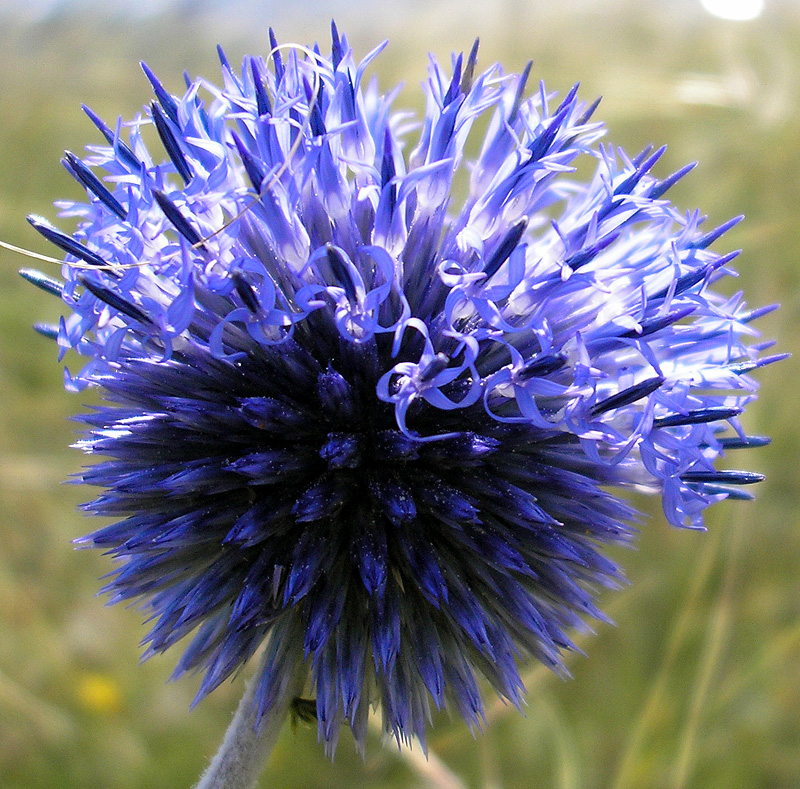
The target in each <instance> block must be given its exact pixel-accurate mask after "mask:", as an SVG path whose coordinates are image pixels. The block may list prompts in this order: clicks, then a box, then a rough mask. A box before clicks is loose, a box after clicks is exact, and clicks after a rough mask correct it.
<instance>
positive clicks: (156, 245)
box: [24, 26, 778, 751]
mask: <svg viewBox="0 0 800 789" xmlns="http://www.w3.org/2000/svg"><path fill="white" fill-rule="evenodd" d="M272 46H273V48H272V52H271V56H270V61H271V62H270V63H268V62H267V61H265V60H264V59H262V58H260V57H248V58H246V59H245V61H244V66H243V68H242V70H241V72H238V71H235V70H234V69H233V68H232V67H231V65H230V64H229V62H228V60H227V59H226V58H225V56H224V54H223V53H222V52H221V51H220V58H221V61H222V73H223V83H222V86H221V87H218V86H215V85H212V84H210V83H208V82H206V81H205V80H202V79H198V80H195V81H190V80H188V79H187V83H186V90H185V92H184V93H183V94H182V95H181V96H174V95H172V94H171V93H170V92H169V91H168V90H167V89H166V88H165V87H164V86H163V85H162V83H161V82H159V81H158V79H157V78H156V76H155V75H154V74H153V73H152V72H151V71H150V70H149V69H147V68H146V67H145V73H146V74H147V77H148V78H149V80H150V82H151V83H152V86H153V88H154V91H155V100H154V101H153V102H152V104H151V105H150V106H148V107H146V108H145V112H144V115H142V116H138V117H136V118H135V119H134V120H133V121H132V122H130V123H127V124H121V123H118V124H117V125H116V127H115V128H111V127H109V126H107V125H106V124H105V123H104V122H103V121H102V120H101V119H100V118H98V117H97V116H96V115H95V114H94V113H92V112H91V111H90V110H88V109H87V110H86V112H87V114H88V116H89V118H90V119H91V120H92V122H93V123H94V125H95V126H96V127H97V129H98V130H99V133H100V136H102V137H103V138H105V142H104V144H102V145H99V146H92V147H90V148H89V155H88V156H87V157H86V158H85V160H82V159H80V158H79V157H77V156H75V155H73V154H70V153H68V154H66V158H65V160H64V164H65V166H66V168H67V170H68V171H69V172H70V173H71V174H72V175H73V176H74V177H75V178H76V179H77V180H78V181H79V183H80V184H81V185H82V186H83V187H85V189H86V191H87V193H88V202H79V203H62V204H60V206H61V207H62V209H63V213H64V214H65V215H68V216H74V217H77V218H78V225H77V230H76V231H75V232H74V233H73V234H72V235H68V234H65V233H63V232H62V231H60V230H58V229H56V228H55V227H53V226H52V225H50V224H48V223H47V222H46V221H45V220H43V219H39V218H35V217H32V218H31V220H30V221H31V223H32V224H33V226H34V227H35V228H36V229H37V230H38V231H39V232H40V233H42V234H43V235H44V236H45V237H46V238H47V239H49V240H50V241H52V242H53V243H54V244H55V245H56V246H58V247H60V248H61V250H63V252H65V253H66V258H65V265H64V269H63V276H64V281H63V282H62V281H58V280H55V279H51V278H49V277H46V276H45V275H41V274H38V273H36V272H31V271H26V272H24V275H25V276H26V277H27V278H28V279H30V280H32V281H33V282H34V283H35V284H38V285H40V286H41V287H43V288H45V289H46V290H49V291H51V292H53V293H56V294H58V295H59V296H60V297H61V298H62V299H63V301H64V303H65V304H66V305H67V306H68V307H69V315H68V316H67V317H66V318H64V319H62V322H61V324H60V326H59V327H58V328H57V329H56V328H55V327H54V328H52V329H49V328H47V327H40V328H41V330H42V331H43V332H44V333H46V334H50V335H51V336H53V337H55V338H56V339H57V342H58V345H59V347H60V349H61V351H62V354H63V353H65V352H66V351H68V350H70V349H72V350H75V351H77V352H78V353H79V354H82V355H83V356H84V357H86V359H87V363H86V364H85V366H84V367H83V369H82V370H80V371H79V372H77V373H76V374H75V375H71V374H70V373H67V374H66V375H67V378H66V382H67V386H68V387H70V388H75V389H79V388H81V387H84V386H87V385H89V386H94V387H98V388H99V389H100V390H101V391H102V392H103V394H104V397H105V404H103V405H102V406H100V407H98V408H97V409H96V410H94V411H92V412H91V413H89V414H87V415H85V416H84V417H83V421H84V422H85V423H86V425H87V426H88V431H87V433H86V436H85V437H84V438H83V440H81V441H80V442H79V446H80V447H81V448H82V449H83V450H84V451H85V452H87V453H88V454H90V455H101V456H104V458H105V459H104V460H102V461H101V462H98V463H96V464H95V465H93V466H91V467H89V468H88V469H87V470H86V471H84V472H83V473H82V474H81V475H80V477H79V479H80V481H81V482H84V483H86V484H89V485H96V486H99V487H100V488H102V489H103V492H102V493H101V494H100V495H99V496H98V497H97V498H96V499H95V500H94V501H92V502H91V503H89V504H88V505H86V508H87V509H88V510H89V511H90V512H92V513H95V514H97V515H103V516H111V517H112V518H114V519H115V520H116V522H114V523H113V524H112V525H109V526H106V527H104V528H101V529H99V530H98V531H95V532H94V533H93V534H91V535H89V536H88V537H85V538H84V539H83V540H81V543H83V544H86V545H92V546H96V547H99V548H102V549H104V550H105V551H107V552H108V553H109V554H111V555H112V556H113V557H114V558H115V559H116V560H117V561H118V564H117V567H116V569H115V570H114V572H113V573H112V575H111V577H110V580H109V581H108V583H107V585H106V587H105V588H106V591H107V592H108V593H109V594H110V595H111V599H112V600H113V601H123V600H124V601H130V600H135V601H140V602H141V603H142V604H143V605H144V607H145V608H146V609H147V610H148V611H149V614H150V620H151V623H152V626H151V629H150V631H149V634H148V635H147V639H146V641H147V649H146V655H150V654H153V653H157V652H163V651H164V650H166V649H167V648H169V647H170V646H172V645H173V644H175V643H177V642H178V641H185V643H187V646H186V647H185V649H184V652H183V656H182V657H181V659H180V661H179V663H178V666H177V669H176V674H183V673H185V672H189V671H195V670H199V671H201V672H203V674H204V677H203V680H202V683H201V685H200V689H199V693H198V698H200V697H203V696H205V695H206V694H208V693H209V692H210V691H212V690H213V689H214V688H215V687H216V686H217V685H219V684H220V683H221V682H223V681H224V680H225V679H226V678H228V677H230V676H231V675H232V674H234V673H235V672H237V671H238V670H239V669H240V668H241V667H242V666H243V665H244V664H245V663H246V662H247V661H248V659H249V658H250V657H251V656H252V655H253V653H254V652H255V651H256V650H257V649H259V647H261V646H263V645H266V646H265V649H266V659H265V663H264V668H263V670H262V672H261V673H260V674H259V676H258V677H257V680H256V681H257V683H258V685H257V694H256V698H257V704H258V715H259V716H263V715H265V714H266V713H267V712H268V711H269V709H270V708H271V706H272V705H273V704H274V703H275V701H276V699H277V698H278V697H279V696H280V695H281V694H282V693H285V692H286V677H287V676H288V675H289V674H292V673H294V674H297V673H298V672H299V674H300V676H301V677H304V678H305V680H304V681H305V683H306V692H307V694H308V695H310V696H312V697H313V698H314V699H315V700H316V714H317V719H318V722H319V732H320V736H321V738H322V739H323V740H324V742H325V743H326V746H327V748H328V750H330V751H332V750H333V748H334V747H335V744H336V740H337V737H338V733H339V730H340V727H341V724H343V723H346V724H348V725H349V726H350V727H351V729H352V730H353V733H354V735H355V738H356V741H357V743H358V744H359V745H360V746H362V747H363V743H364V739H365V733H366V722H367V716H368V713H369V710H370V708H371V707H374V706H376V705H380V707H381V708H382V713H383V720H384V725H385V728H386V730H387V731H388V732H390V733H392V734H393V735H394V736H395V737H396V738H397V739H398V741H404V740H408V739H410V738H411V737H413V736H418V737H420V738H422V739H423V741H424V736H425V730H426V726H427V724H428V722H429V720H430V718H431V714H432V711H433V710H434V709H439V708H442V707H449V708H451V709H454V710H455V711H457V712H458V713H459V714H460V715H461V716H462V717H463V718H464V719H466V721H467V722H468V724H470V726H480V725H481V722H482V710H483V705H482V700H481V689H480V681H481V680H482V679H485V680H488V682H489V684H490V685H491V686H492V687H493V689H494V690H495V691H496V692H497V693H498V694H499V695H500V696H502V697H504V698H506V699H509V700H510V701H512V702H513V703H515V704H519V703H520V700H521V694H522V692H523V687H522V682H521V680H520V675H519V667H520V665H521V664H522V663H524V662H525V661H529V660H531V659H535V660H539V661H542V662H543V663H545V664H546V665H548V666H550V667H551V668H553V669H554V670H556V671H560V670H563V665H562V656H563V653H564V651H565V650H568V649H570V648H571V646H572V644H571V642H570V631H572V630H574V629H576V628H581V627H585V623H584V620H585V618H587V617H589V618H602V614H601V612H600V611H599V610H598V609H597V608H596V606H595V604H594V602H593V600H594V594H595V592H596V590H597V588H598V587H602V586H613V585H614V584H615V583H616V582H617V581H618V579H619V577H620V576H619V572H618V570H617V568H616V567H615V566H614V564H613V563H612V562H611V561H609V560H608V559H607V558H605V557H604V556H603V553H602V549H603V547H604V546H605V545H608V544H617V543H627V542H628V541H629V540H630V539H631V537H632V534H633V530H632V528H631V527H630V525H629V524H630V523H631V522H634V521H636V518H637V516H636V513H635V511H634V510H633V509H632V508H631V507H630V506H629V505H628V504H627V503H625V502H624V501H623V500H621V499H620V498H619V497H618V496H617V495H616V491H617V490H618V489H621V488H637V489H641V490H649V491H652V492H655V493H658V494H660V496H661V498H662V500H663V506H664V511H665V513H666V517H667V519H668V520H669V521H670V522H671V523H672V524H674V525H676V526H688V527H692V528H701V527H702V514H703V511H704V509H705V508H706V507H707V506H708V505H709V504H712V503H713V502H716V501H719V500H721V499H724V498H726V497H731V498H749V495H748V494H746V493H743V492H742V488H741V486H743V485H747V484H749V483H752V482H756V481H758V480H759V479H760V476H759V475H757V474H753V473H750V472H747V471H730V470H718V469H717V461H718V460H719V459H720V458H721V456H722V455H723V453H724V452H725V450H732V449H738V448H742V447H749V446H754V445H760V444H763V443H764V442H765V439H762V438H758V437H748V436H747V435H746V434H745V433H744V432H743V430H742V428H741V427H740V424H739V415H740V414H741V412H742V411H743V409H744V407H745V404H746V403H747V402H748V401H749V400H750V399H752V398H753V397H754V391H755V383H754V382H753V380H752V379H751V378H750V377H749V373H750V372H751V371H752V370H753V369H754V368H757V367H760V366H762V365H764V364H766V363H768V362H769V361H772V360H774V359H775V358H778V357H775V356H772V357H770V356H767V357H764V356H759V353H760V352H761V351H762V350H763V349H764V348H765V347H767V346H766V344H748V343H750V342H751V339H750V338H752V337H753V336H754V335H755V334H756V333H755V332H754V330H753V329H752V328H751V326H750V323H751V321H752V320H753V319H754V318H756V317H758V316H759V315H762V314H763V313H764V312H765V311H766V310H764V309H761V310H754V311H749V310H748V309H746V307H745V305H744V302H743V301H742V298H741V296H740V295H736V296H734V297H732V298H729V297H726V296H723V295H720V294H719V293H717V292H716V291H715V290H714V285H715V283H716V282H717V280H719V279H721V278H722V277H724V276H726V275H728V274H730V273H732V272H731V269H730V268H729V264H730V262H731V260H732V259H733V258H734V256H735V253H733V254H720V253H718V252H715V251H712V250H711V246H712V244H713V243H714V242H715V241H716V240H717V239H718V238H719V237H720V236H721V235H722V234H723V233H724V232H725V231H726V230H727V229H728V228H729V227H731V226H732V225H733V224H734V222H735V220H734V221H732V222H728V223H726V224H725V225H723V226H722V227H719V228H717V229H716V230H711V231H710V232H706V231H705V230H704V229H702V227H701V225H702V217H701V216H700V215H699V214H698V213H688V214H684V213H681V212H679V211H678V210H677V209H676V208H675V207H674V206H673V205H671V203H670V202H669V201H668V200H666V199H665V198H664V194H665V193H666V192H667V190H668V189H669V187H670V186H672V184H674V183H675V182H676V181H677V180H678V179H679V178H681V177H682V176H683V175H684V174H685V173H687V172H688V170H689V169H691V168H690V167H685V168H683V169H682V170H680V171H678V172H677V173H675V174H674V175H672V176H670V177H668V178H665V179H663V180H659V179H657V178H656V177H654V176H652V175H651V174H650V172H651V169H652V168H653V166H654V165H655V163H656V162H657V160H658V159H659V157H660V156H661V154H662V152H663V149H658V150H655V151H653V150H651V149H649V148H648V149H646V150H644V151H643V152H642V153H641V154H639V155H638V156H635V157H628V156H627V155H626V154H624V153H623V152H622V151H621V150H618V149H615V148H613V147H611V146H608V145H605V144H601V143H600V142H599V140H600V139H601V136H602V134H603V129H602V126H601V125H600V124H599V123H596V122H594V121H593V120H592V115H593V112H594V110H595V108H596V102H595V103H594V104H591V105H588V106H587V105H586V104H585V103H584V102H583V101H581V100H580V99H579V98H578V94H577V86H576V88H573V89H572V90H571V91H569V92H568V93H567V94H566V96H564V97H563V98H560V99H559V98H556V97H555V96H554V95H553V94H550V93H548V92H547V91H546V90H545V88H544V86H541V87H540V88H539V89H538V91H535V92H533V93H532V94H531V92H530V91H529V90H528V75H529V68H527V69H526V70H525V71H524V73H523V74H522V75H508V74H505V73H504V72H503V71H502V69H501V68H500V67H499V66H497V65H494V66H492V67H490V68H489V69H488V70H487V71H484V72H480V71H479V70H478V69H477V65H476V63H477V42H476V46H475V47H474V48H473V49H472V51H471V52H470V53H469V55H468V56H467V57H462V56H461V55H459V56H458V57H454V58H453V60H452V63H451V66H450V68H449V69H447V68H444V67H443V66H441V65H440V64H438V63H437V62H435V61H433V60H432V61H431V63H430V66H429V71H428V80H427V82H426V83H425V85H424V90H425V96H426V99H427V109H426V112H425V117H424V119H423V120H422V122H421V123H420V124H418V125H414V124H412V123H410V119H409V115H408V114H407V113H402V112H397V111H395V110H393V109H392V102H393V99H394V98H395V93H396V92H392V93H390V94H388V95H384V94H381V93H380V92H379V91H378V88H377V87H376V83H375V81H371V82H366V80H365V70H366V68H367V66H368V65H369V64H370V62H371V61H372V60H373V58H374V57H375V56H376V55H377V54H378V53H379V52H380V51H381V50H382V49H383V46H380V47H378V48H377V49H375V50H374V51H373V52H371V53H370V54H369V55H368V56H367V57H366V58H365V59H364V60H363V61H362V62H361V63H360V64H358V65H357V64H356V63H355V61H354V60H353V54H352V52H351V50H350V48H349V46H348V44H347V41H346V39H345V37H344V36H340V35H339V34H338V32H337V30H336V28H335V26H334V27H333V47H332V53H331V55H330V57H323V56H322V55H320V54H319V51H318V50H316V49H315V50H309V49H305V48H303V47H298V46H295V45H291V46H289V47H278V46H277V45H276V44H275V42H274V38H273V40H272ZM484 117H485V118H486V124H484V125H485V126H486V132H485V135H484V136H483V139H482V140H475V139H474V138H471V137H470V132H471V129H472V126H473V123H474V122H475V121H476V120H477V119H479V118H484ZM145 134H146V135H149V137H150V138H151V140H152V143H151V145H150V146H149V147H147V146H145V143H144V140H143V137H144V136H145ZM156 148H157V149H158V150H157V152H156V150H155V149H156ZM467 151H469V154H467ZM581 160H584V161H594V163H595V175H594V177H593V178H592V179H591V180H590V181H589V182H588V183H583V182H581V181H579V180H578V179H577V177H576V175H575V165H576V163H578V162H579V161H581Z"/></svg>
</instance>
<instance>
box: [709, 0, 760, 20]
mask: <svg viewBox="0 0 800 789" xmlns="http://www.w3.org/2000/svg"><path fill="white" fill-rule="evenodd" d="M700 2H701V3H702V5H703V8H705V9H706V11H708V13H709V14H713V15H714V16H718V17H721V18H722V19H736V20H738V21H746V20H748V19H755V18H756V17H758V16H760V15H761V12H762V11H763V10H764V0H700Z"/></svg>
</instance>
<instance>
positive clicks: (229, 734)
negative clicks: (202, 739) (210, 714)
mask: <svg viewBox="0 0 800 789" xmlns="http://www.w3.org/2000/svg"><path fill="white" fill-rule="evenodd" d="M300 668H301V667H300V666H298V668H297V670H296V672H295V675H294V677H292V679H291V681H289V682H287V683H285V685H284V687H283V688H282V693H281V695H280V697H279V698H278V699H277V700H276V702H275V704H273V705H272V707H271V708H270V710H269V711H268V712H267V714H266V715H265V716H264V718H263V719H262V720H261V722H260V723H259V724H258V728H256V723H257V721H256V710H257V704H256V700H255V696H256V688H257V687H258V674H256V677H255V678H253V679H251V680H250V681H249V682H248V683H247V684H246V686H245V692H244V696H242V699H241V701H240V702H239V706H238V707H237V709H236V713H235V715H234V716H233V720H232V721H231V724H230V726H229V727H228V730H227V731H226V732H225V738H224V739H223V741H222V745H221V746H220V749H219V751H217V754H216V756H214V758H213V759H212V761H211V764H210V765H209V766H208V769H207V770H206V771H205V772H204V773H203V775H202V776H201V778H200V781H199V782H198V783H197V785H196V787H195V789H252V787H254V786H255V785H256V783H257V782H258V779H259V776H260V775H261V773H262V771H263V769H264V765H265V764H266V763H267V759H268V758H269V755H270V753H272V749H273V748H274V747H275V743H276V742H277V740H278V735H279V734H280V732H281V728H282V727H283V722H284V720H285V719H286V716H287V713H288V712H289V707H290V705H291V703H292V699H293V698H294V697H295V695H296V694H297V693H299V692H300V690H301V686H302V682H303V678H304V676H305V672H304V671H302V670H300Z"/></svg>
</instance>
